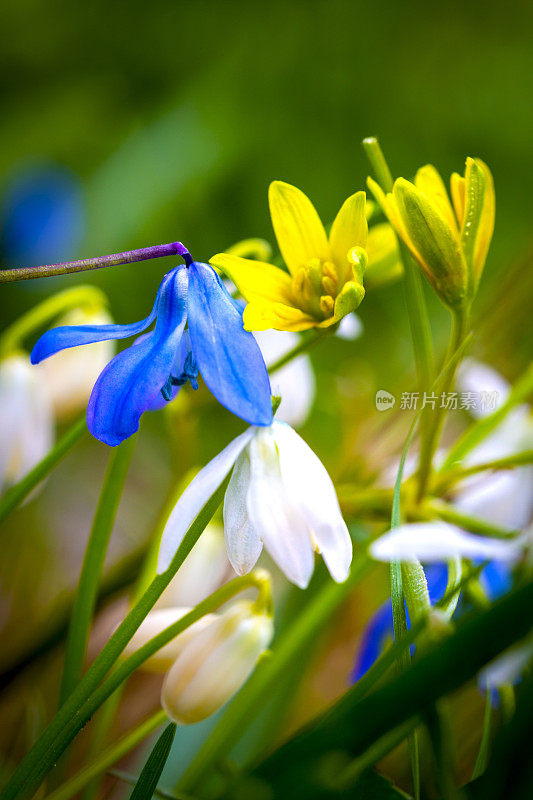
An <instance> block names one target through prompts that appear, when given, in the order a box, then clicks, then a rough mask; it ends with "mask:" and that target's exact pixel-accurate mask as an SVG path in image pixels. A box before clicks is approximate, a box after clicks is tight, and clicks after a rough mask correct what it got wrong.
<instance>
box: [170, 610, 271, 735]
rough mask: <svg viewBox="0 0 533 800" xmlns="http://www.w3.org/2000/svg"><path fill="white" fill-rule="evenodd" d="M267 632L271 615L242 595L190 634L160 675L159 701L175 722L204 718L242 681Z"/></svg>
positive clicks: (263, 645) (266, 642) (268, 636)
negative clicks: (161, 684) (244, 599)
mask: <svg viewBox="0 0 533 800" xmlns="http://www.w3.org/2000/svg"><path fill="white" fill-rule="evenodd" d="M272 634H273V624H272V618H271V617H270V616H267V615H266V614H265V613H257V612H255V611H254V608H253V603H251V602H250V601H242V602H238V603H235V604H233V605H232V606H231V607H230V608H228V610H227V611H225V612H224V613H223V614H221V615H220V616H219V617H217V618H216V619H214V620H212V621H211V622H210V624H209V625H207V626H206V627H205V628H204V629H203V630H201V631H199V633H198V634H196V635H195V636H194V637H191V638H190V639H189V641H188V642H187V643H186V645H185V647H183V649H182V650H181V652H180V654H179V656H178V658H177V660H176V662H175V664H174V666H173V667H172V668H171V669H170V671H169V673H168V674H167V676H166V678H165V682H164V684H163V689H162V692H161V704H162V706H163V708H164V709H165V711H166V712H167V714H168V715H169V717H170V718H171V719H173V720H175V721H176V722H178V723H180V724H190V723H193V722H199V721H200V720H202V719H205V718H206V717H208V716H209V715H210V714H213V713H214V712H215V711H217V709H218V708H220V706H222V705H223V704H224V703H225V702H226V701H227V700H229V699H230V697H231V696H232V695H234V694H235V693H236V692H237V691H238V690H239V689H240V688H241V686H242V685H243V684H244V683H245V681H246V680H247V678H248V677H249V675H250V674H251V672H252V671H253V669H254V667H255V665H256V664H257V661H258V659H259V657H260V655H261V654H262V653H263V652H264V650H265V649H266V648H267V647H268V645H269V643H270V640H271V639H272Z"/></svg>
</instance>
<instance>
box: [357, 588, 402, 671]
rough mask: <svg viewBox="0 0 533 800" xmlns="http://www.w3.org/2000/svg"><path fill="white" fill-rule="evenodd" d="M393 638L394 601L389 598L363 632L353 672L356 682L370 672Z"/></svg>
mask: <svg viewBox="0 0 533 800" xmlns="http://www.w3.org/2000/svg"><path fill="white" fill-rule="evenodd" d="M393 638H394V623H393V619H392V603H391V601H390V600H387V602H386V603H384V604H383V605H382V606H381V607H380V608H378V610H377V611H376V613H375V614H374V615H373V616H372V617H371V619H370V621H369V623H368V625H367V626H366V628H365V631H364V633H363V638H362V640H361V644H360V646H359V652H358V653H357V658H356V660H355V665H354V668H353V672H352V681H353V682H354V683H355V682H356V681H358V680H359V678H362V677H363V675H364V674H365V672H368V670H369V669H370V667H371V666H372V664H373V663H374V662H375V661H377V660H378V658H379V656H380V655H381V653H382V651H383V650H384V648H385V645H386V644H387V642H388V641H392V640H393Z"/></svg>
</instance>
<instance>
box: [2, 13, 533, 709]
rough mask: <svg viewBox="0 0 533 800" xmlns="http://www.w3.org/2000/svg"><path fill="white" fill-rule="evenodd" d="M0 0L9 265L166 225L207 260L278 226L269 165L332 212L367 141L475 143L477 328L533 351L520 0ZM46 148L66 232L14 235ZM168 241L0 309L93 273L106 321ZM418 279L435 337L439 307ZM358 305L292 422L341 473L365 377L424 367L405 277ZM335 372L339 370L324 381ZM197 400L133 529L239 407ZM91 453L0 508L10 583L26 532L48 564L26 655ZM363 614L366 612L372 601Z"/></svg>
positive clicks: (78, 549)
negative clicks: (487, 223) (20, 189)
mask: <svg viewBox="0 0 533 800" xmlns="http://www.w3.org/2000/svg"><path fill="white" fill-rule="evenodd" d="M0 13H1V29H2V33H1V42H2V44H1V55H0V58H1V60H2V70H1V71H0V87H1V89H0V90H1V96H2V123H1V125H0V258H1V260H2V262H3V266H19V265H28V264H30V263H34V264H38V263H43V261H54V260H67V259H75V258H82V257H87V256H91V255H102V254H105V253H111V252H116V251H120V250H126V249H131V248H134V247H141V246H146V245H150V244H156V243H161V242H170V241H175V240H176V239H180V240H181V241H183V242H184V243H185V244H186V245H187V247H188V248H189V249H190V250H191V251H192V253H193V255H194V257H195V258H196V259H197V260H207V259H208V258H209V257H210V256H211V255H213V254H214V253H215V252H218V251H220V250H223V249H225V248H226V247H227V246H229V245H230V244H232V243H233V242H235V241H236V240H238V239H241V238H246V237H249V236H262V237H264V238H266V239H269V240H270V241H272V239H273V236H272V231H271V226H270V220H269V216H268V208H267V195H266V193H267V187H268V184H269V182H270V181H271V180H272V179H275V178H280V179H283V180H286V181H289V182H291V183H294V184H296V185H297V186H299V187H300V188H302V189H303V190H304V191H305V192H306V193H307V194H308V195H309V196H310V197H311V198H312V200H313V201H314V203H315V205H316V206H317V209H318V210H319V213H320V214H321V216H322V218H323V220H324V221H325V222H327V221H329V220H331V219H332V218H333V216H334V215H335V213H336V211H337V210H338V208H339V207H340V205H341V203H342V201H343V200H344V199H345V198H346V197H347V196H348V195H349V194H351V193H352V192H354V191H356V190H358V189H360V188H364V186H365V178H366V175H367V172H368V167H367V164H366V161H365V158H364V156H363V153H362V149H361V146H360V142H361V140H362V139H363V138H364V137H365V136H368V135H377V136H378V137H379V138H380V141H381V144H382V146H383V148H384V150H385V153H386V155H387V157H388V159H389V163H390V165H391V168H392V171H393V173H394V174H395V175H400V174H401V175H404V176H405V177H411V176H412V175H413V174H414V172H415V170H416V169H417V167H419V166H421V165H422V164H425V163H427V162H431V163H433V164H435V165H436V166H437V167H438V169H439V170H440V171H441V173H442V175H443V176H444V177H445V179H447V178H448V176H449V174H450V173H451V172H452V171H454V170H457V171H462V169H463V165H464V160H465V157H466V156H467V155H472V156H479V157H481V158H483V159H484V160H485V161H486V162H487V163H488V164H489V165H490V168H491V170H492V171H493V174H494V179H495V184H496V196H497V222H496V231H495V236H494V240H493V245H492V248H491V251H490V254H489V259H488V262H487V267H486V273H485V276H484V280H483V285H482V290H481V296H480V298H479V301H478V304H477V317H478V320H479V321H480V323H481V326H480V329H479V330H480V334H479V336H478V338H477V341H476V343H475V348H476V352H477V354H478V355H481V356H482V357H485V358H487V359H488V360H489V361H491V362H492V363H494V364H495V366H497V367H498V368H499V369H500V371H502V372H503V373H504V374H505V375H506V377H508V378H509V379H513V378H515V377H516V376H517V375H518V374H519V373H520V372H521V370H522V369H523V367H524V365H525V363H526V361H527V359H528V358H529V356H530V353H531V347H530V341H531V337H528V335H527V332H528V331H529V330H530V327H529V326H530V316H531V311H530V309H531V289H532V282H533V279H532V277H531V276H532V270H531V266H532V260H533V257H532V254H533V235H532V229H531V202H530V195H531V178H532V177H533V149H532V147H531V137H532V132H533V104H532V102H531V98H532V96H533V91H532V90H533V48H532V47H531V36H532V32H533V25H532V22H533V18H532V10H531V4H530V3H528V2H526V0H524V2H520V1H519V0H512V2H508V3H506V4H501V3H496V2H469V3H464V2H463V3H452V2H433V3H428V2H421V1H420V2H417V1H415V2H402V3H395V2H385V1H384V0H374V1H373V2H365V3H363V2H348V1H347V0H342V1H341V0H329V2H323V1H321V2H317V1H316V0H315V1H314V2H306V3H296V2H293V3H289V2H278V1H277V0H273V1H272V2H270V3H268V4H259V3H253V2H247V3H245V2H219V3H216V2H204V1H203V0H196V2H194V3H185V2H171V0H152V2H151V3H149V4H147V3H144V2H137V1H136V0H132V1H131V2H129V3H109V2H103V0H93V2H91V3H85V4H72V3H70V2H66V0H50V2H46V3H44V2H42V1H40V0H22V1H21V2H17V3H16V2H14V0H8V1H7V2H6V3H4V4H3V8H2V11H1V12H0ZM42 170H44V171H45V172H47V174H48V173H49V174H51V175H54V174H55V173H57V174H58V175H60V176H62V178H61V179H62V180H63V179H65V180H66V181H67V183H68V184H69V186H70V187H71V189H72V192H73V198H74V199H73V200H72V203H73V207H74V210H73V208H72V207H70V206H69V207H68V208H67V211H66V212H65V216H64V217H60V220H59V229H58V233H57V236H56V237H55V238H54V237H52V239H51V241H49V242H48V243H47V244H46V247H44V245H43V247H42V249H39V241H38V237H35V235H34V234H35V229H34V228H32V227H31V224H30V223H31V220H30V221H29V223H28V228H27V229H23V230H22V233H19V234H18V239H17V236H14V234H13V232H12V231H11V230H10V229H9V213H10V211H9V209H10V204H11V203H12V198H13V192H14V188H13V187H14V186H15V187H16V185H17V182H18V181H20V179H21V176H28V175H29V176H31V175H32V174H33V172H39V171H42ZM45 200H46V198H45ZM69 209H70V210H69ZM41 210H42V209H41ZM13 237H14V238H13ZM32 237H33V238H32ZM29 240H31V241H30V244H31V245H32V247H31V249H27V246H28V241H29ZM25 247H26V249H24V248H25ZM24 256H25V257H27V259H28V260H26V261H24V264H22V263H21V261H20V259H21V258H22V257H24ZM172 264H173V262H172V260H171V259H166V260H164V261H159V262H156V261H148V262H145V263H142V264H136V265H132V266H129V267H118V268H115V269H110V270H103V271H101V272H93V273H91V274H90V275H85V276H79V275H78V276H72V277H68V278H61V279H52V280H50V281H47V282H44V281H35V282H34V281H31V282H27V283H24V284H22V283H21V284H13V285H10V286H4V287H2V290H1V295H2V301H1V302H2V321H3V326H5V325H7V324H9V323H10V322H11V321H13V320H14V319H16V317H17V316H18V315H19V314H20V313H21V312H23V311H24V310H26V309H28V308H30V307H31V306H32V305H33V304H34V303H35V302H37V301H38V300H39V299H41V298H43V297H45V296H47V295H48V294H49V293H50V292H51V291H52V289H54V290H55V289H59V288H64V287H66V286H68V285H74V284H76V283H82V282H86V281H89V282H91V283H95V284H97V285H99V286H101V287H102V288H103V289H104V290H105V292H106V293H107V294H108V295H109V298H110V304H111V308H112V312H113V315H114V316H115V318H116V319H117V320H118V321H120V322H127V321H133V320H135V319H139V318H141V317H142V316H144V315H145V314H146V313H147V311H148V307H149V306H150V305H151V298H152V296H153V295H154V294H155V290H156V287H157V285H158V284H159V281H160V279H161V275H162V272H163V271H165V270H166V269H168V268H169V267H170V266H172ZM427 295H428V303H429V307H430V310H431V315H432V324H433V327H434V331H435V334H436V338H437V342H438V343H439V344H441V343H442V342H443V336H444V335H445V332H446V326H447V314H446V312H445V311H444V310H443V308H442V307H441V306H440V305H439V303H438V302H437V301H436V300H435V298H433V296H432V295H431V294H430V293H429V292H427ZM359 315H360V317H361V319H362V321H363V324H364V327H365V334H364V336H363V337H362V338H361V339H360V340H358V341H357V342H355V343H346V342H342V343H341V342H336V344H335V346H334V347H333V346H330V343H326V344H325V345H324V348H323V350H321V351H317V352H316V354H315V355H314V356H313V359H314V364H315V369H316V371H317V379H318V399H317V402H316V407H315V410H314V412H313V414H312V416H311V419H310V421H309V422H308V424H307V425H306V428H305V431H304V432H305V436H306V438H307V439H308V441H309V442H310V443H311V444H312V445H313V446H314V447H315V448H316V449H317V451H318V452H319V453H320V455H321V457H322V458H323V459H324V461H325V462H326V463H327V464H328V466H329V467H330V468H331V470H332V472H333V473H334V474H335V473H336V474H337V476H338V475H339V474H342V473H343V470H344V471H347V472H348V474H354V473H355V474H357V469H358V467H357V466H355V467H354V466H353V462H354V460H355V462H357V459H358V458H360V457H361V453H360V452H356V450H357V434H353V435H352V433H351V432H350V430H351V429H350V425H351V424H353V427H354V429H357V426H358V425H359V426H360V425H361V421H362V420H363V421H365V422H366V420H367V419H370V415H372V414H373V415H374V417H375V416H376V413H375V409H374V408H373V392H374V391H375V389H376V388H388V389H391V390H394V388H395V387H398V386H399V385H400V382H401V389H402V390H407V389H410V388H411V385H412V380H413V375H414V367H413V364H412V356H411V344H410V338H409V329H408V324H407V320H406V317H405V312H404V307H403V292H402V287H401V285H400V284H395V285H390V286H388V287H384V288H382V289H378V290H375V291H374V292H372V293H369V294H368V296H367V298H366V299H365V300H364V302H363V304H362V306H361V308H360V313H359ZM31 344H32V343H31V342H28V346H31ZM333 374H335V375H336V376H337V378H340V379H341V381H342V380H344V383H342V382H341V383H339V381H337V383H336V384H335V385H333V383H332V375H333ZM339 387H340V388H339ZM209 410H213V414H209V415H204V416H203V417H202V419H201V424H200V425H199V424H198V421H193V422H191V423H190V426H189V427H187V426H186V425H185V427H183V426H182V428H180V427H179V425H180V424H181V423H176V424H177V426H178V427H176V428H175V429H174V436H175V437H176V438H177V440H178V441H179V442H180V445H181V450H180V452H179V454H178V455H176V453H174V454H173V453H172V447H171V445H172V441H173V437H170V438H169V437H168V436H167V435H166V431H167V429H166V428H165V427H164V423H163V422H162V417H163V415H151V416H150V419H149V420H148V421H147V422H145V423H144V425H145V427H146V428H148V430H149V431H150V432H151V433H152V434H153V436H155V438H156V440H157V442H158V446H157V448H154V447H152V446H151V443H152V442H153V438H149V439H148V442H149V444H142V443H141V444H140V445H139V451H140V453H141V455H142V458H141V456H139V453H137V454H136V461H135V464H136V466H135V468H134V470H133V476H132V478H131V479H130V483H129V487H130V494H129V495H128V496H129V497H131V498H132V502H131V503H130V504H129V506H128V508H126V509H125V510H124V509H122V510H121V514H120V516H119V523H118V527H119V529H120V531H121V535H122V537H123V541H122V544H121V547H120V548H119V549H122V550H123V549H124V541H125V542H126V549H127V547H129V546H131V548H134V547H136V546H138V544H139V540H140V541H143V540H145V539H146V536H147V535H148V533H149V531H150V527H151V526H153V524H154V523H155V520H156V518H157V514H158V509H159V507H160V505H161V502H162V498H163V497H164V494H165V491H166V488H167V486H166V482H168V477H169V469H168V462H170V461H171V460H172V459H174V460H176V459H177V460H178V461H179V465H178V466H179V468H180V469H181V470H183V469H185V468H187V467H190V466H193V465H195V464H199V463H203V462H205V460H206V458H207V457H210V456H212V455H213V454H214V453H215V452H216V451H217V449H218V448H219V447H220V446H222V445H223V444H225V443H226V442H227V441H228V440H229V438H230V436H231V435H232V434H233V433H234V432H236V431H238V430H239V423H238V422H237V421H235V420H233V419H231V418H230V416H229V414H227V413H226V412H224V411H223V410H221V409H220V408H219V407H215V406H211V405H210V406H209ZM365 415H366V416H365ZM221 420H223V422H224V424H223V426H220V424H219V423H220V421H221ZM408 421H409V420H405V422H406V423H408ZM189 422H190V421H189ZM380 424H381V423H380ZM202 425H203V428H202V427H201V426H202ZM191 426H192V427H191ZM195 426H196V427H195ZM198 430H200V434H201V435H198V436H197V435H196V434H197V433H198ZM346 431H348V433H346ZM394 441H395V443H396V440H395V439H394ZM81 453H82V455H81V456H79V457H77V458H74V459H70V460H69V462H68V465H67V466H66V467H65V466H64V467H62V468H61V469H60V470H59V471H58V474H56V475H54V476H53V477H52V479H51V480H50V481H49V484H48V487H47V491H46V493H45V495H44V496H43V498H42V499H41V500H39V502H38V503H37V504H31V505H30V506H29V507H28V508H25V509H23V510H22V511H21V512H20V516H19V517H18V519H17V521H16V524H15V523H13V528H12V529H11V528H8V531H7V537H6V538H7V539H8V540H9V541H10V542H11V549H13V553H11V549H9V551H5V556H6V564H7V565H8V567H7V569H6V572H7V573H9V577H10V580H9V584H10V585H11V588H12V585H14V584H15V583H16V580H18V578H19V577H20V575H21V574H27V563H28V562H27V561H24V560H23V559H22V561H21V556H20V553H18V554H16V553H15V546H17V547H18V548H19V549H20V542H21V539H22V537H27V538H26V541H27V542H28V551H27V552H26V555H25V556H24V558H26V559H28V558H29V559H30V562H31V563H33V564H34V565H35V569H36V570H37V573H36V574H38V575H39V576H40V580H39V581H36V584H38V585H39V587H40V588H39V590H38V591H37V588H36V587H35V586H34V587H32V588H33V593H31V592H30V593H29V594H28V595H26V596H25V600H26V601H27V602H30V609H31V610H30V611H28V606H27V605H24V603H22V601H21V598H20V595H21V594H22V590H21V589H20V587H19V589H18V591H17V592H16V594H17V595H19V597H18V600H17V599H15V600H14V601H13V604H12V605H11V606H10V613H11V617H10V621H9V625H10V630H11V631H12V632H13V640H12V641H13V647H14V652H15V655H16V653H17V652H19V651H20V652H21V653H23V652H24V647H25V646H26V644H27V641H28V638H30V639H31V636H32V628H33V627H34V626H35V625H36V624H39V621H40V614H39V612H40V611H42V609H43V608H47V603H49V602H50V601H51V600H53V599H54V598H56V595H57V593H58V589H57V586H56V585H54V580H55V581H57V580H58V577H57V572H56V571H57V569H58V567H57V564H55V566H53V565H50V562H51V561H53V558H54V557H55V558H56V560H57V546H56V545H53V544H49V545H48V546H46V545H45V544H43V538H42V534H43V530H44V531H45V532H46V531H48V532H50V531H52V530H55V528H54V526H59V527H60V529H61V530H60V534H59V535H60V537H61V538H62V541H63V542H64V545H62V547H64V552H63V551H62V556H61V557H62V558H63V565H62V567H61V568H62V569H63V570H64V572H65V573H66V574H67V575H68V578H67V583H71V584H72V583H74V581H75V578H76V574H77V564H78V563H79V558H80V557H81V553H82V549H83V544H84V537H85V535H86V530H87V527H88V525H89V521H90V514H91V509H92V508H93V507H94V501H95V498H96V496H97V493H98V490H99V483H100V480H101V475H102V470H103V468H104V465H105V456H106V452H105V448H104V447H103V446H100V445H98V444H96V443H87V444H86V445H85V446H84V448H83V449H82V451H81ZM363 455H365V454H364V453H363ZM339 456H340V461H339V460H338V458H335V457H339ZM334 461H335V464H336V466H333V462H334ZM339 463H340V465H341V466H340V467H339V466H338V465H339ZM65 486H68V487H69V488H68V491H67V492H65ZM73 488H74V491H73ZM59 499H62V502H63V506H62V510H61V520H59V519H58V513H59V512H58V511H57V504H58V502H59ZM21 531H22V532H21ZM124 537H125V538H124ZM128 537H129V538H128ZM51 541H53V540H51ZM54 547H56V550H55V552H54ZM45 551H46V552H45ZM47 559H48V560H47ZM13 565H15V566H16V569H15V567H14V566H13ZM43 565H45V566H43ZM73 565H74V566H73ZM47 570H50V572H47ZM54 570H56V571H54ZM17 576H18V577H17ZM43 587H44V588H43ZM24 591H26V590H24ZM43 593H44V594H43ZM43 597H44V598H45V599H44V600H43ZM377 602H378V601H377V600H376V601H371V602H370V601H369V606H370V607H375V604H376V603H377ZM363 612H364V613H363ZM359 613H360V614H361V616H363V617H365V618H366V617H367V616H368V613H369V612H368V610H366V611H365V610H364V608H363V611H361V609H359ZM8 617H9V614H8ZM362 621H363V622H364V619H363V620H362ZM17 648H18V650H17ZM8 662H9V659H8ZM13 713H15V712H13Z"/></svg>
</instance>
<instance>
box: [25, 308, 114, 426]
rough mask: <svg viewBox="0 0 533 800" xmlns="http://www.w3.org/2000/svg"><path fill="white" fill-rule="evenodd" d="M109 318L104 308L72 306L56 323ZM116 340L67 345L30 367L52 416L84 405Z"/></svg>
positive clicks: (97, 321) (88, 322)
mask: <svg viewBox="0 0 533 800" xmlns="http://www.w3.org/2000/svg"><path fill="white" fill-rule="evenodd" d="M112 322H113V319H112V318H111V317H110V315H109V314H108V313H107V311H105V310H104V309H101V310H99V311H93V312H87V311H85V310H83V309H81V308H74V309H72V310H71V311H69V312H68V313H67V314H65V315H64V316H63V317H61V319H59V320H58V321H57V323H56V326H60V325H108V324H109V323H112ZM115 350H116V342H114V341H112V340H109V341H103V342H95V343H94V344H86V345H81V346H80V347H70V348H68V349H67V350H62V351H61V352H59V353H56V355H55V356H54V357H53V358H48V359H46V360H45V361H42V362H41V363H40V364H37V365H35V366H34V367H32V369H34V370H36V371H39V372H40V373H41V374H42V376H43V383H44V385H45V387H46V390H47V392H48V396H49V398H50V402H51V403H52V407H53V409H54V413H55V415H56V417H59V418H69V417H71V416H72V415H73V414H76V413H77V412H78V411H81V410H82V409H83V408H85V406H86V405H87V402H88V400H89V397H90V394H91V391H92V388H93V386H94V384H95V382H96V379H97V378H98V376H99V375H100V373H101V372H102V370H103V369H104V367H105V366H106V365H107V364H108V363H109V362H110V361H111V359H112V358H113V356H114V355H115Z"/></svg>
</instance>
